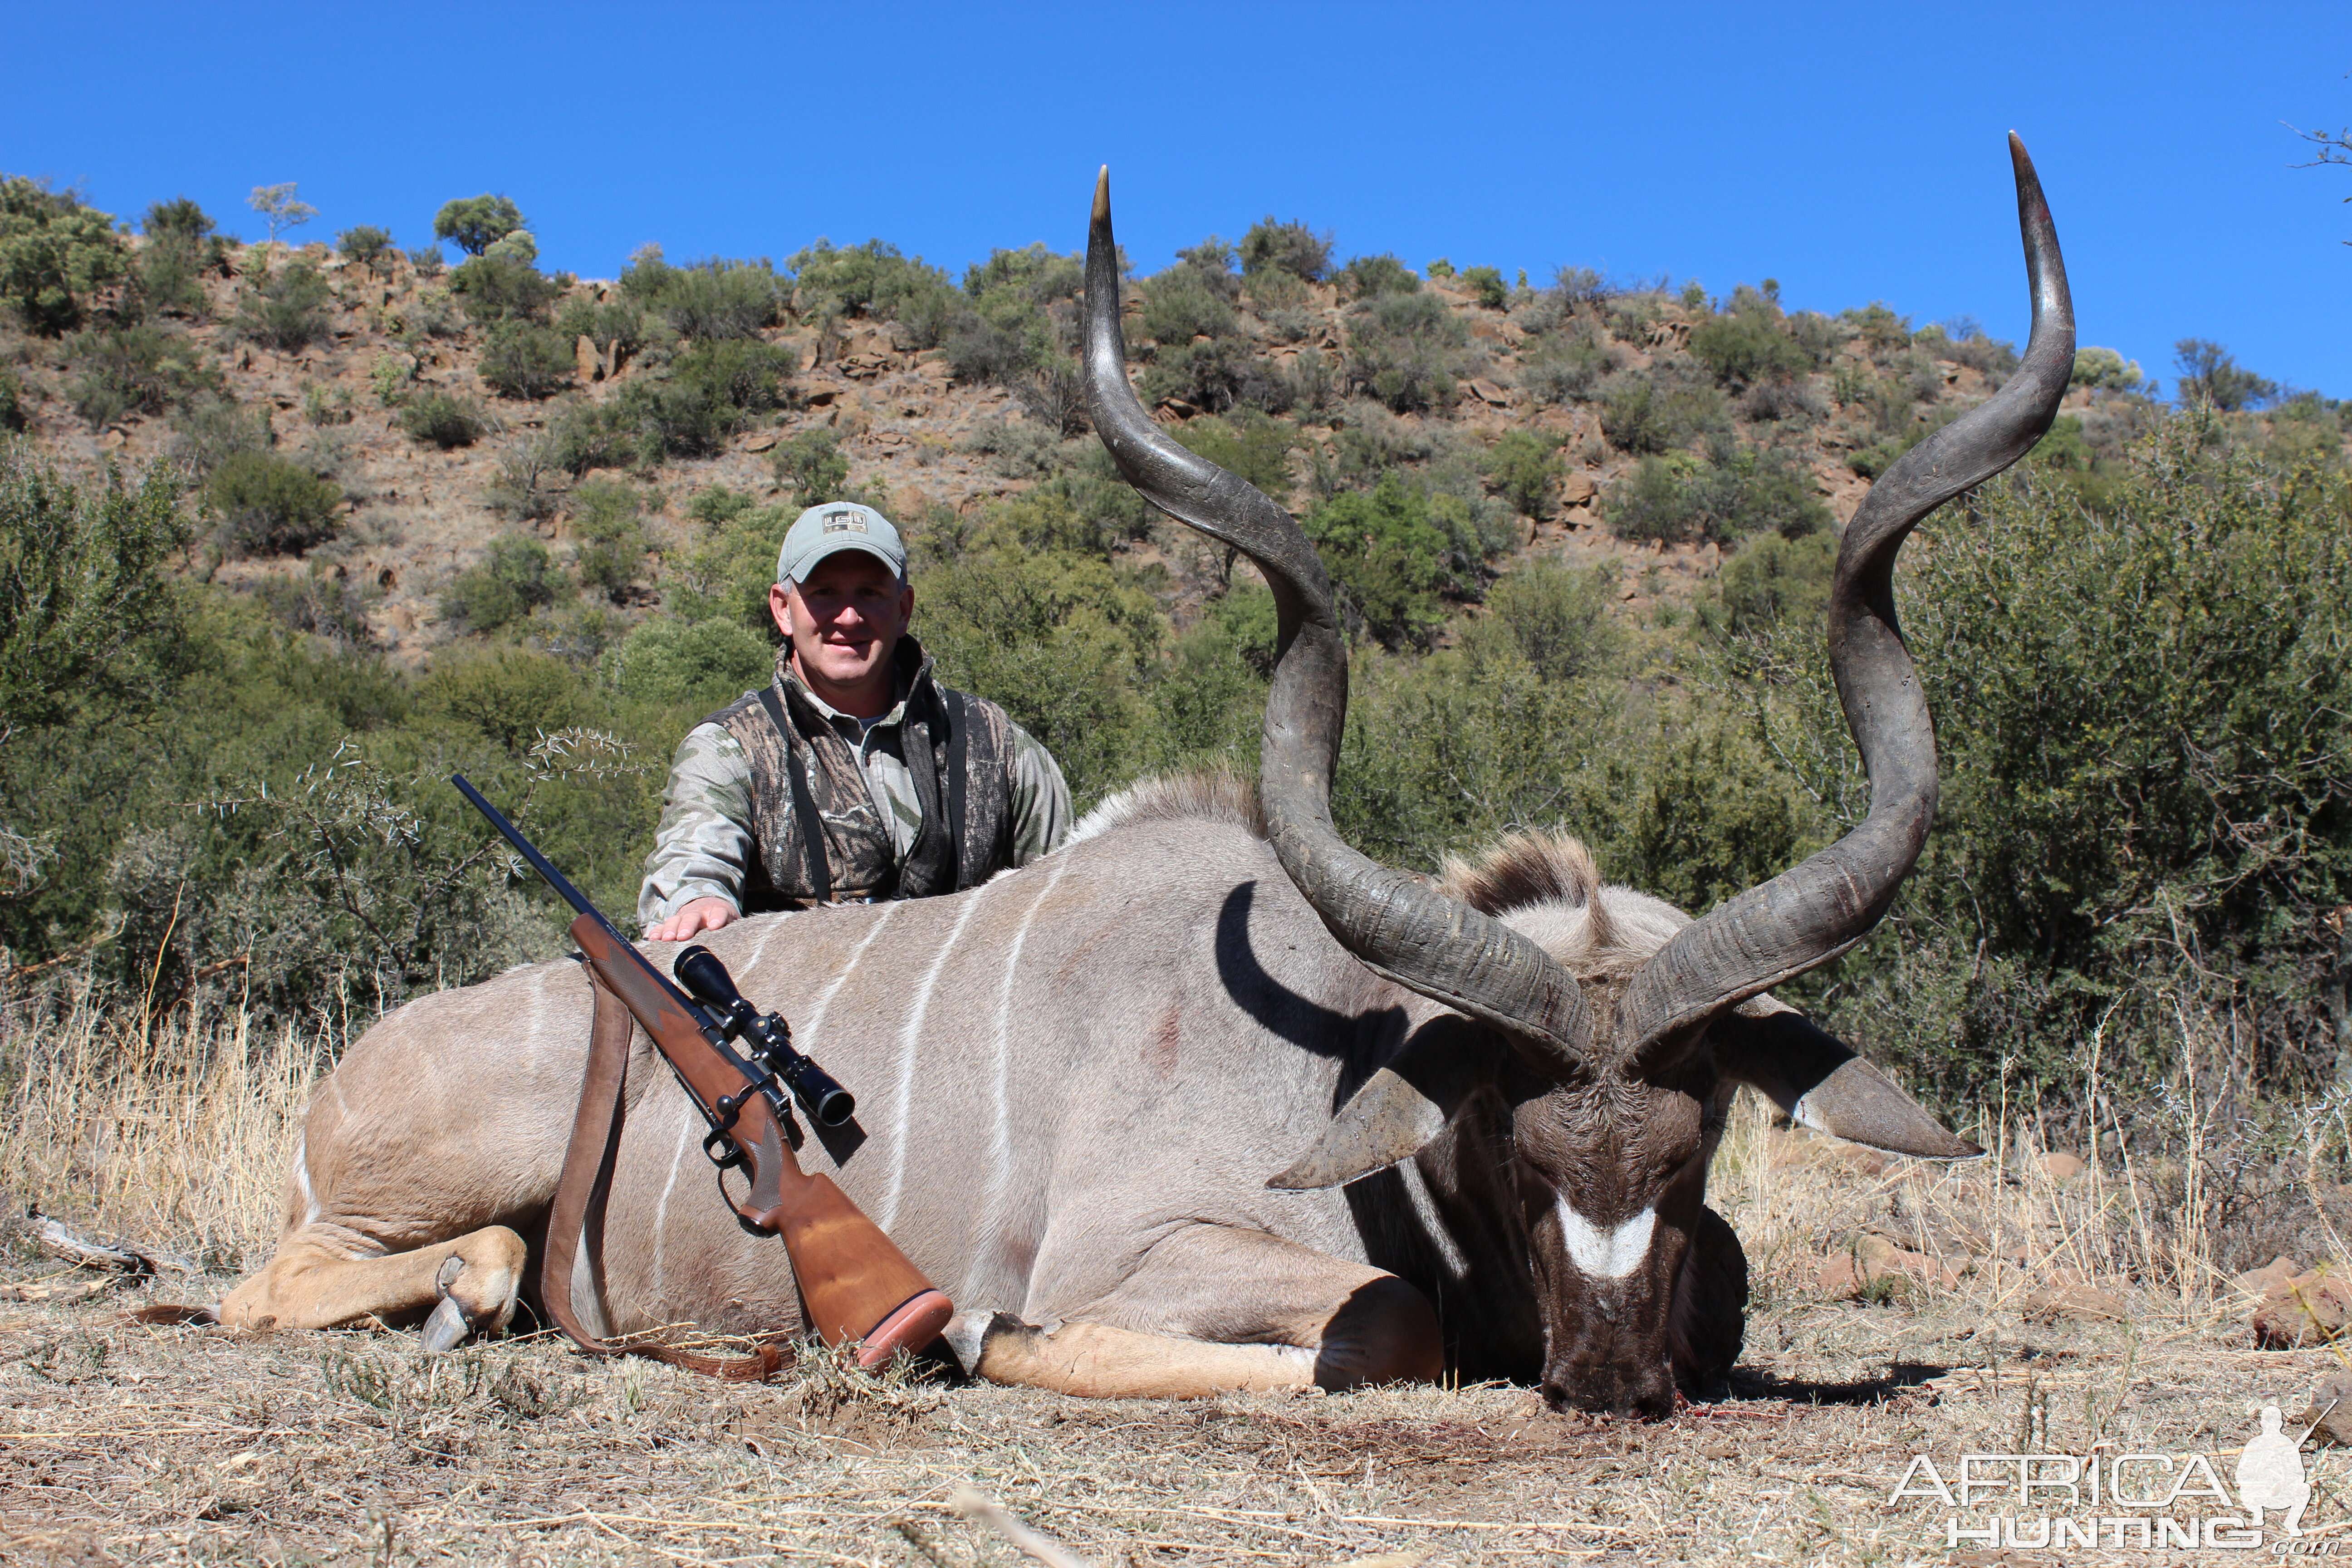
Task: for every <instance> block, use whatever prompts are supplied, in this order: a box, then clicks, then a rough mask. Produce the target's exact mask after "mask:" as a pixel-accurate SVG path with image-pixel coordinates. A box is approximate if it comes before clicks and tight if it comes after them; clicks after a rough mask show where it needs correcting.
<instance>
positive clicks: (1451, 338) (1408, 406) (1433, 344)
mask: <svg viewBox="0 0 2352 1568" xmlns="http://www.w3.org/2000/svg"><path fill="white" fill-rule="evenodd" d="M1348 315H1349V323H1348V325H1349V331H1348V360H1347V366H1346V370H1345V373H1344V374H1345V379H1346V381H1347V383H1348V384H1349V387H1350V388H1351V389H1353V390H1355V391H1358V392H1361V393H1365V394H1368V395H1371V396H1373V397H1377V398H1379V399H1380V400H1381V402H1382V403H1384V404H1386V405H1388V406H1389V407H1391V408H1392V409H1394V410H1396V411H1397V412H1398V413H1400V414H1406V413H1414V412H1418V411H1420V410H1423V409H1427V408H1431V407H1434V406H1438V405H1443V404H1444V403H1446V402H1449V401H1450V400H1451V399H1452V398H1453V396H1454V380H1455V378H1456V377H1457V376H1459V375H1462V374H1465V373H1466V372H1467V370H1468V368H1469V354H1468V350H1469V344H1470V329H1469V328H1468V327H1467V326H1465V325H1464V324H1463V322H1462V321H1460V320H1459V319H1457V318H1456V317H1455V316H1454V312H1453V311H1452V310H1448V309H1446V307H1445V301H1444V300H1440V299H1439V298H1438V297H1437V296H1436V295H1434V294H1423V293H1417V292H1416V293H1411V294H1395V293H1390V294H1381V295H1377V296H1375V297H1373V298H1371V299H1370V300H1366V301H1364V302H1363V303H1362V304H1360V305H1358V306H1356V307H1354V308H1353V309H1351V310H1349V313H1348Z"/></svg>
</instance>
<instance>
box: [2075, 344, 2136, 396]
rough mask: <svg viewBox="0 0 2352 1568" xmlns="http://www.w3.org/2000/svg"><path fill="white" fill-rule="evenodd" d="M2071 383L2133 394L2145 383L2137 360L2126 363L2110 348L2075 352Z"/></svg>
mask: <svg viewBox="0 0 2352 1568" xmlns="http://www.w3.org/2000/svg"><path fill="white" fill-rule="evenodd" d="M2068 379H2069V382H2070V384H2073V385H2075V386H2087V387H2091V388H2093V389H2094V390H2095V391H2101V392H2137V391H2139V390H2140V389H2141V388H2142V387H2144V386H2145V385H2147V377H2146V376H2145V375H2143V374H2140V368H2139V362H2138V361H2137V360H2126V359H2125V358H2124V356H2123V355H2121V354H2119V353H2116V351H2115V350H2113V349H2096V348H2094V349H2077V350H2075V351H2074V374H2073V375H2072V376H2070V377H2069V378H2068Z"/></svg>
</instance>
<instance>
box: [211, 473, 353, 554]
mask: <svg viewBox="0 0 2352 1568" xmlns="http://www.w3.org/2000/svg"><path fill="white" fill-rule="evenodd" d="M205 503H206V504H207V505H208V506H210V507H211V508H212V510H214V511H215V512H216V513H218V514H219V517H220V528H219V531H218V532H217V533H216V534H215V540H216V542H218V543H219V545H220V548H221V552H222V553H223V554H225V555H227V556H228V557H230V558H231V559H233V560H234V559H236V558H239V557H243V556H247V555H292V554H299V552H302V551H305V550H308V549H310V548H311V547H312V546H313V545H318V544H323V543H325V542H327V541H328V540H329V539H331V538H332V537H334V534H335V532H336V530H337V528H338V527H339V526H340V519H339V515H338V514H340V513H341V510H342V507H343V492H342V489H341V486H339V485H337V484H335V483H334V482H333V481H332V480H331V479H323V478H321V477H320V475H319V474H317V473H315V472H313V471H312V470H311V469H310V468H305V467H304V466H303V465H301V464H300V463H297V462H292V461H289V459H287V458H281V457H278V455H277V454H276V453H274V452H238V453H235V454H233V455H231V456H230V457H228V458H226V459H224V460H223V461H222V463H221V464H220V466H219V467H218V468H215V469H214V470H213V475H212V478H211V479H210V480H208V481H207V482H206V483H205Z"/></svg>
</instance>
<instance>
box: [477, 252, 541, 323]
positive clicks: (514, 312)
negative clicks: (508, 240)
mask: <svg viewBox="0 0 2352 1568" xmlns="http://www.w3.org/2000/svg"><path fill="white" fill-rule="evenodd" d="M449 292H451V293H452V294H455V295H456V296H457V299H458V300H459V302H460V303H461V304H463V305H464V306H465V308H466V314H467V316H468V317H470V318H472V319H473V320H474V321H477V322H479V323H482V324H485V325H487V324H488V323H490V322H493V321H508V320H509V319H513V318H522V319H525V320H530V321H538V320H540V319H541V318H542V317H544V316H545V315H546V314H547V308H548V306H550V305H551V304H553V303H554V302H555V300H556V299H557V298H558V296H560V295H561V294H562V292H563V289H562V285H560V284H558V283H557V282H556V281H555V279H552V278H550V277H548V276H546V275H545V274H544V273H542V272H541V271H540V270H539V268H536V267H533V266H532V265H531V264H530V262H528V261H525V260H521V259H520V258H514V257H509V256H497V255H484V256H477V257H475V258H472V259H470V260H468V261H467V262H465V263H464V264H463V265H461V266H459V267H458V268H457V270H456V271H454V272H452V273H450V274H449Z"/></svg>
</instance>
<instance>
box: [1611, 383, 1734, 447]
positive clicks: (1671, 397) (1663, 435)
mask: <svg viewBox="0 0 2352 1568" xmlns="http://www.w3.org/2000/svg"><path fill="white" fill-rule="evenodd" d="M1600 391H1601V434H1602V435H1604V436H1606V437H1609V443H1610V445H1611V446H1612V447H1617V448H1618V449H1619V450H1620V451H1625V452H1634V453H1642V452H1666V451H1671V450H1673V449H1674V448H1675V447H1683V446H1686V445H1688V444H1689V443H1690V442H1692V441H1694V440H1696V439H1697V438H1698V437H1701V436H1705V435H1711V434H1715V433H1718V432H1721V431H1726V430H1728V429H1730V428H1731V416H1730V413H1729V411H1728V409H1727V407H1726V406H1725V404H1724V401H1723V394H1721V393H1720V392H1717V390H1716V389H1715V388H1714V387H1713V386H1709V385H1705V384H1699V385H1693V384H1688V383H1685V382H1682V381H1680V380H1677V379H1675V378H1673V377H1671V376H1661V375H1659V374H1657V373H1655V372H1651V373H1644V372H1641V371H1632V370H1629V371H1624V372H1622V373H1620V374H1616V375H1613V376H1611V377H1610V378H1609V379H1608V381H1606V382H1604V383H1603V384H1601V388H1600Z"/></svg>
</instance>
